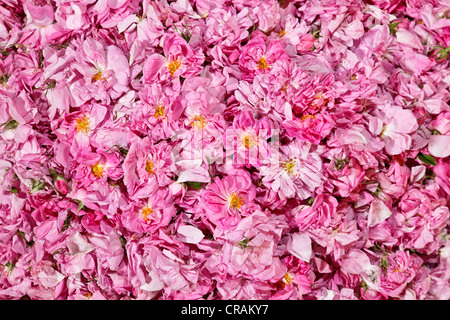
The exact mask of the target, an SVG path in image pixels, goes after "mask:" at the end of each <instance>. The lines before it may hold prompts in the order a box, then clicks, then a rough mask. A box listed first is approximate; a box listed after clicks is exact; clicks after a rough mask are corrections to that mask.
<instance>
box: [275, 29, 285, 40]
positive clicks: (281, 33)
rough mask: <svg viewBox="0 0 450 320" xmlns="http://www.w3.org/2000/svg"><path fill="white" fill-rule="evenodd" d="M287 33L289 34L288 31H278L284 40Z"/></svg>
mask: <svg viewBox="0 0 450 320" xmlns="http://www.w3.org/2000/svg"><path fill="white" fill-rule="evenodd" d="M286 33H287V32H286V30H280V31H278V33H277V34H278V37H279V38H283V37H284V36H285V35H286Z"/></svg>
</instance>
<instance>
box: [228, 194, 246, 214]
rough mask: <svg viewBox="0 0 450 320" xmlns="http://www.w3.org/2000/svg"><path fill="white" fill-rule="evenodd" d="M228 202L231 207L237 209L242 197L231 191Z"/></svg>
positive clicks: (241, 203) (240, 204)
mask: <svg viewBox="0 0 450 320" xmlns="http://www.w3.org/2000/svg"><path fill="white" fill-rule="evenodd" d="M228 202H229V204H230V207H231V208H233V209H236V210H238V209H239V208H240V207H241V206H242V205H243V204H244V199H242V197H241V196H238V195H237V194H236V193H234V192H232V193H231V195H230V197H229V198H228Z"/></svg>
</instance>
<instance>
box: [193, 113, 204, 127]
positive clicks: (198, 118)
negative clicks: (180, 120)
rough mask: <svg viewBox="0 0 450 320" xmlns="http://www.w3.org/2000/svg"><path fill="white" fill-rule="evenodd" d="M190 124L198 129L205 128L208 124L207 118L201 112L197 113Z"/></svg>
mask: <svg viewBox="0 0 450 320" xmlns="http://www.w3.org/2000/svg"><path fill="white" fill-rule="evenodd" d="M189 124H190V125H191V126H192V127H194V128H196V129H199V130H201V129H203V128H204V127H205V126H206V118H205V117H204V116H202V115H200V114H196V115H195V116H194V117H192V119H191V122H189Z"/></svg>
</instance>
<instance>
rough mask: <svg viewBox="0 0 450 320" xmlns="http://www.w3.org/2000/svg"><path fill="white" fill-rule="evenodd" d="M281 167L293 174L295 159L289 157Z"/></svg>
mask: <svg viewBox="0 0 450 320" xmlns="http://www.w3.org/2000/svg"><path fill="white" fill-rule="evenodd" d="M282 167H283V169H284V170H285V171H286V172H287V173H288V174H293V173H294V167H295V159H289V161H286V162H285V163H284V164H283V166H282Z"/></svg>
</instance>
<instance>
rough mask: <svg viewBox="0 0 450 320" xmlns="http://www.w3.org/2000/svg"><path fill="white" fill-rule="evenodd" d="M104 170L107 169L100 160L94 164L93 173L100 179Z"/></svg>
mask: <svg viewBox="0 0 450 320" xmlns="http://www.w3.org/2000/svg"><path fill="white" fill-rule="evenodd" d="M104 171H105V169H104V167H103V166H102V165H101V164H99V163H98V162H97V163H96V164H95V165H93V166H92V174H93V175H94V177H96V178H99V179H100V178H101V177H103V172H104Z"/></svg>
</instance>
